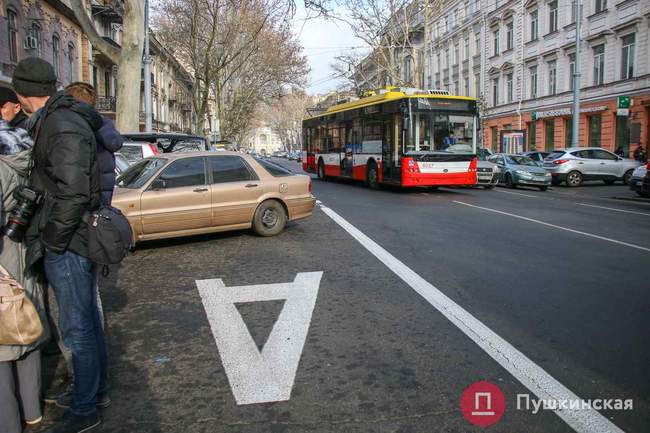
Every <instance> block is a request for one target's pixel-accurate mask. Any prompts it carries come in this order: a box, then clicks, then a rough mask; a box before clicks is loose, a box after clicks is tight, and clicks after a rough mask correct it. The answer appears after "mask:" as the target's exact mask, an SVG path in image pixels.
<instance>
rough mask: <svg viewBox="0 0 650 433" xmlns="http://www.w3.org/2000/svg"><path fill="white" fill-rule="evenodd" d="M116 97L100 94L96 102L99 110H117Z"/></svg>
mask: <svg viewBox="0 0 650 433" xmlns="http://www.w3.org/2000/svg"><path fill="white" fill-rule="evenodd" d="M115 105H116V104H115V97H114V96H98V97H97V102H95V108H97V111H104V112H106V111H111V112H115Z"/></svg>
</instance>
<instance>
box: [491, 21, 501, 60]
mask: <svg viewBox="0 0 650 433" xmlns="http://www.w3.org/2000/svg"><path fill="white" fill-rule="evenodd" d="M492 48H493V55H495V56H497V55H499V52H500V50H499V29H498V28H497V29H494V30H493V31H492Z"/></svg>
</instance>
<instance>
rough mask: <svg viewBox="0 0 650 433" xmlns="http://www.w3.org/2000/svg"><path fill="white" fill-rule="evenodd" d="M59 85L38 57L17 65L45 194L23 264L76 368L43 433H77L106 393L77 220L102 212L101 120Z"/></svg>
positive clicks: (35, 172)
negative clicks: (45, 291) (45, 286)
mask: <svg viewBox="0 0 650 433" xmlns="http://www.w3.org/2000/svg"><path fill="white" fill-rule="evenodd" d="M56 82H57V78H56V74H55V73H54V68H53V67H52V65H50V64H49V63H48V62H46V61H45V60H43V59H40V58H37V57H28V58H26V59H23V60H21V61H20V62H19V63H18V65H17V66H16V68H15V70H14V74H13V78H12V84H13V86H14V89H16V94H17V95H18V100H19V101H20V102H21V104H22V105H23V107H24V108H25V109H26V110H27V111H28V112H31V113H34V116H36V117H35V119H36V120H35V123H34V124H33V125H34V126H33V130H32V131H31V132H32V133H33V138H34V149H33V168H32V173H31V176H30V186H31V188H32V189H34V190H36V191H39V192H40V193H41V194H42V196H43V203H42V204H41V206H40V207H39V208H38V209H37V210H36V212H35V214H34V216H33V218H32V220H31V223H30V224H29V226H28V228H27V233H26V244H27V254H26V266H27V268H28V271H30V272H33V270H34V269H36V268H37V266H38V265H39V264H41V263H42V265H43V269H44V271H45V276H46V278H47V280H48V283H49V284H50V285H51V286H52V288H53V290H54V294H55V297H56V301H57V304H58V306H59V313H60V314H59V328H60V330H61V335H62V338H63V342H64V344H65V346H66V347H67V348H69V349H70V350H71V351H72V363H73V368H74V390H73V393H72V402H71V406H70V408H69V409H67V410H66V411H65V413H64V415H63V417H62V418H61V419H60V420H59V421H58V422H57V423H56V424H55V425H54V426H53V427H51V428H49V429H48V430H46V432H45V433H77V432H82V431H84V432H85V431H89V430H90V429H92V428H93V427H96V426H98V425H99V424H100V419H99V415H98V413H97V407H96V404H97V399H98V395H100V396H101V395H102V394H104V395H105V394H106V393H107V391H108V388H107V382H106V364H107V362H106V343H105V337H104V329H103V327H102V325H101V321H100V318H99V313H98V310H97V298H96V289H95V275H94V272H95V265H94V263H92V262H91V261H90V259H88V255H89V254H88V241H87V239H88V227H87V225H86V224H85V223H84V222H83V221H82V218H83V216H84V214H85V213H87V212H88V211H93V210H96V209H98V208H99V206H100V188H99V174H98V169H97V159H96V142H95V131H97V130H98V129H99V128H100V127H101V125H102V119H101V117H100V116H99V114H98V113H97V112H96V111H95V110H93V109H92V108H91V107H89V106H88V105H86V104H81V103H79V102H77V101H75V100H74V99H73V98H72V97H71V96H69V95H68V94H67V93H65V92H57V91H56Z"/></svg>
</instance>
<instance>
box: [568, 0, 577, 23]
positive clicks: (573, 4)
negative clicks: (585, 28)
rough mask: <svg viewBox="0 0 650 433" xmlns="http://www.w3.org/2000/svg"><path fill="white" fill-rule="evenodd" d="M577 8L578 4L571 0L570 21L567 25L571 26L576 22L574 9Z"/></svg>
mask: <svg viewBox="0 0 650 433" xmlns="http://www.w3.org/2000/svg"><path fill="white" fill-rule="evenodd" d="M577 7H578V3H577V2H576V1H575V0H573V1H572V2H571V21H569V24H573V23H575V22H576V11H577V10H576V8H577Z"/></svg>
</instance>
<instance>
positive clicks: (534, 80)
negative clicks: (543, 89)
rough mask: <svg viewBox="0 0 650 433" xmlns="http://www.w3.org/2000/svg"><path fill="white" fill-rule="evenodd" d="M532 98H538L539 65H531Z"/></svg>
mask: <svg viewBox="0 0 650 433" xmlns="http://www.w3.org/2000/svg"><path fill="white" fill-rule="evenodd" d="M529 71H530V99H535V98H537V66H531V67H530V69H529Z"/></svg>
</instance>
